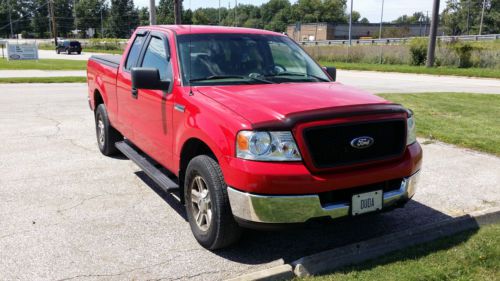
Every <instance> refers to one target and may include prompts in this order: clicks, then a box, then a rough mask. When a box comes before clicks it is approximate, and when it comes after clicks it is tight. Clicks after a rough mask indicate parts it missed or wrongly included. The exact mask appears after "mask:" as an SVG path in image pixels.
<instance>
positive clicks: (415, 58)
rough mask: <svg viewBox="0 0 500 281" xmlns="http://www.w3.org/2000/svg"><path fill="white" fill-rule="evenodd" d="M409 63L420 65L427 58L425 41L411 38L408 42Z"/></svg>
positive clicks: (424, 39)
mask: <svg viewBox="0 0 500 281" xmlns="http://www.w3.org/2000/svg"><path fill="white" fill-rule="evenodd" d="M410 56H411V60H410V63H411V64H412V65H422V64H424V63H425V59H426V57H427V39H426V38H413V39H411V41H410Z"/></svg>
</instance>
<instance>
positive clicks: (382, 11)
mask: <svg viewBox="0 0 500 281" xmlns="http://www.w3.org/2000/svg"><path fill="white" fill-rule="evenodd" d="M383 21H384V0H382V9H381V11H380V27H379V30H378V39H382V22H383Z"/></svg>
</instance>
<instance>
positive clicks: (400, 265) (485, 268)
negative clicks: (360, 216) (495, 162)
mask: <svg viewBox="0 0 500 281" xmlns="http://www.w3.org/2000/svg"><path fill="white" fill-rule="evenodd" d="M499 237H500V224H495V225H489V226H485V227H483V228H481V229H480V230H479V231H477V232H474V231H468V232H464V233H461V234H458V235H455V236H451V237H447V238H443V239H440V240H437V241H434V242H430V243H427V244H424V245H421V246H417V247H412V248H409V249H406V250H401V251H397V252H395V253H392V254H389V255H386V256H383V257H381V258H377V259H376V260H372V261H369V262H367V263H364V264H363V265H359V266H351V267H347V268H344V269H342V270H340V271H337V272H335V273H333V274H330V275H324V276H317V277H309V278H304V279H298V280H310V281H326V280H367V281H368V280H370V281H371V280H383V281H386V280H395V281H396V280H397V281H399V280H499V276H500V239H499Z"/></svg>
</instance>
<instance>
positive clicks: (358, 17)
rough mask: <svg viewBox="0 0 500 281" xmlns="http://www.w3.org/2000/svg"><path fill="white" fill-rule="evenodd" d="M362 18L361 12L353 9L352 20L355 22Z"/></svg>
mask: <svg viewBox="0 0 500 281" xmlns="http://www.w3.org/2000/svg"><path fill="white" fill-rule="evenodd" d="M360 18H361V14H360V13H359V12H357V11H352V22H353V23H358V22H359V19H360Z"/></svg>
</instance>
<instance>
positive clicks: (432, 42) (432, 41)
mask: <svg viewBox="0 0 500 281" xmlns="http://www.w3.org/2000/svg"><path fill="white" fill-rule="evenodd" d="M438 25H439V0H434V4H433V5H432V21H431V30H430V34H429V46H428V48H427V62H426V66H427V67H433V66H434V53H435V51H436V36H437V27H438Z"/></svg>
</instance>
